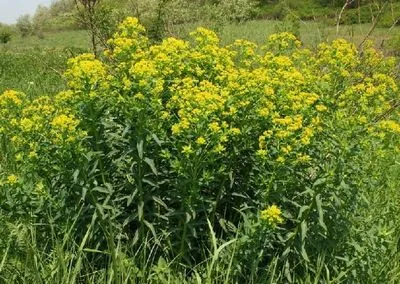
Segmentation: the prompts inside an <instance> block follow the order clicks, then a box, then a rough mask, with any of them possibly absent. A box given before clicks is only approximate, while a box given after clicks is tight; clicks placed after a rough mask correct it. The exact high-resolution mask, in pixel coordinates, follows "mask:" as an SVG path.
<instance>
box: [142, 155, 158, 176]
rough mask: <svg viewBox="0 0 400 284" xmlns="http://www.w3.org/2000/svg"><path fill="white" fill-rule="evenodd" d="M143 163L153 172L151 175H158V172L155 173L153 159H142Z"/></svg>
mask: <svg viewBox="0 0 400 284" xmlns="http://www.w3.org/2000/svg"><path fill="white" fill-rule="evenodd" d="M144 162H145V163H146V164H148V165H149V166H150V168H151V171H152V172H153V174H155V175H158V172H157V169H156V166H155V165H154V160H153V159H149V158H144Z"/></svg>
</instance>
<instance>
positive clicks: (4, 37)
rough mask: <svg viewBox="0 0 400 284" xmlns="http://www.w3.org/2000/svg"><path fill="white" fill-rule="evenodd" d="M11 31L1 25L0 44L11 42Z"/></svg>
mask: <svg viewBox="0 0 400 284" xmlns="http://www.w3.org/2000/svg"><path fill="white" fill-rule="evenodd" d="M11 35H12V32H11V29H10V28H9V27H7V26H5V25H0V42H1V43H4V44H5V43H7V42H9V41H10V40H11Z"/></svg>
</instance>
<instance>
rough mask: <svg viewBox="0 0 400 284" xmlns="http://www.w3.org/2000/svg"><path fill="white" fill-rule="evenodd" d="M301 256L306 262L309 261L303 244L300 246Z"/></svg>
mask: <svg viewBox="0 0 400 284" xmlns="http://www.w3.org/2000/svg"><path fill="white" fill-rule="evenodd" d="M300 254H301V256H302V257H303V259H304V260H305V261H307V262H310V259H309V258H308V255H307V252H306V249H305V248H304V244H303V245H302V246H301V251H300Z"/></svg>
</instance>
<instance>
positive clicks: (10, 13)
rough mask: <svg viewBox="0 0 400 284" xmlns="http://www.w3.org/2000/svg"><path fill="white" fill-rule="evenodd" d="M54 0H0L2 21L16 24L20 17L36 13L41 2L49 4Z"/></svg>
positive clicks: (0, 20) (0, 19)
mask: <svg viewBox="0 0 400 284" xmlns="http://www.w3.org/2000/svg"><path fill="white" fill-rule="evenodd" d="M51 2H52V0H0V22H2V23H6V24H14V23H15V22H16V21H17V19H18V17H19V16H21V15H24V14H31V15H33V14H34V13H35V10H36V7H37V6H38V5H39V4H42V5H49V4H50V3H51Z"/></svg>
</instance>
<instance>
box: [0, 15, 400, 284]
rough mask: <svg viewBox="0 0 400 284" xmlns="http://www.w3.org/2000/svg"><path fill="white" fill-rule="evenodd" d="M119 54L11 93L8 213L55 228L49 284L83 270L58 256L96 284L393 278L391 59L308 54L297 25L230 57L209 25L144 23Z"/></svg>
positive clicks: (1, 126) (344, 49) (6, 114)
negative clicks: (102, 276)
mask: <svg viewBox="0 0 400 284" xmlns="http://www.w3.org/2000/svg"><path fill="white" fill-rule="evenodd" d="M109 45H110V49H109V50H107V51H106V52H105V55H104V56H105V58H104V61H100V60H98V59H95V57H94V56H93V55H91V54H84V55H80V56H78V57H76V58H73V59H71V60H69V62H68V65H69V69H68V71H67V72H66V74H65V77H66V79H67V80H68V87H69V89H68V90H67V91H65V92H61V93H59V94H58V95H56V96H42V97H38V98H35V99H30V98H29V97H28V96H26V95H24V94H22V93H19V92H15V91H6V92H5V93H4V94H2V95H1V96H0V115H1V116H2V118H4V119H2V120H1V122H0V139H1V141H2V143H1V144H0V145H1V151H0V153H1V156H0V162H1V164H0V165H1V168H0V173H1V178H2V181H1V190H0V197H1V200H4V202H2V203H1V205H0V206H1V207H0V208H1V212H3V215H4V216H6V217H4V218H6V219H7V218H8V219H7V220H11V221H12V222H14V223H18V222H22V223H25V224H26V223H27V224H30V223H34V224H38V223H39V224H44V225H42V226H37V227H36V228H35V231H34V236H35V240H36V241H35V245H34V248H35V249H39V251H43V255H46V256H48V257H46V258H45V260H44V262H45V263H46V262H48V263H47V264H46V265H47V266H48V267H47V266H46V265H42V266H41V267H44V268H43V270H44V271H45V272H46V271H47V273H48V274H47V277H56V276H57V275H59V274H57V273H66V274H65V275H67V273H69V272H68V271H69V270H68V269H69V268H68V269H66V271H67V272H62V270H61V266H60V265H58V263H59V260H62V262H64V261H67V262H68V265H65V266H66V267H76V268H74V270H73V271H74V272H73V273H74V275H77V276H76V277H79V279H80V280H82V282H85V280H87V281H89V279H90V278H89V277H91V276H89V275H92V274H93V275H94V272H93V271H103V272H104V271H110V270H112V271H113V272H112V273H111V272H110V273H111V274H110V277H118V279H125V280H126V279H130V280H131V281H136V280H137V279H142V280H143V279H148V278H146V277H147V276H148V277H167V276H166V275H170V274H169V273H171V271H170V269H171V270H174V271H175V272H174V273H172V274H173V275H174V276H173V277H175V278H173V279H181V280H180V281H182V278H183V279H185V280H187V281H188V282H189V281H190V279H192V280H193V279H194V278H195V277H196V278H200V279H202V278H204V279H206V280H207V279H208V280H207V281H209V282H210V283H211V281H214V280H212V279H219V277H223V278H221V279H228V277H229V281H228V282H232V283H235V282H238V283H242V282H246V281H248V280H249V279H251V280H252V281H253V282H260V281H264V280H265V279H267V278H269V279H271V281H272V282H281V283H282V282H296V283H298V282H299V281H304V282H307V279H308V280H310V279H320V280H321V281H322V282H329V281H333V280H342V281H348V282H355V281H360V282H362V283H368V282H373V281H375V280H376V281H377V282H379V283H386V282H388V280H390V279H389V278H390V277H391V275H392V274H391V273H392V271H391V270H392V269H394V268H396V266H395V260H396V259H397V258H396V257H398V252H397V251H396V248H395V247H396V245H397V241H398V233H397V230H398V228H399V225H400V222H399V218H398V216H399V213H400V208H399V205H398V202H397V201H396V200H397V198H399V195H398V194H399V193H398V192H397V191H396V190H395V189H397V188H398V180H396V179H395V178H391V176H389V175H388V174H389V172H392V173H395V172H397V171H398V170H399V168H398V166H397V165H396V162H395V161H396V159H398V158H399V148H398V144H396V143H395V141H398V137H399V134H400V124H399V113H398V110H397V109H396V105H397V103H398V102H397V100H398V85H397V83H396V81H395V79H394V76H395V74H394V70H395V61H394V60H393V59H391V58H384V57H383V56H382V55H381V54H380V53H378V52H377V51H375V50H374V49H372V48H371V47H369V46H366V47H365V49H364V50H363V52H362V53H360V52H358V51H357V50H356V48H355V47H354V46H353V45H352V44H350V43H348V42H346V41H344V40H336V41H334V42H333V43H331V44H326V43H324V44H321V45H320V46H319V47H318V49H317V50H316V51H315V52H312V51H310V50H307V49H302V48H301V43H300V42H299V41H298V40H297V39H296V37H295V36H294V35H292V34H290V33H287V32H284V33H280V34H275V35H272V36H271V37H270V38H269V39H268V41H267V42H266V44H265V45H264V46H257V45H256V44H254V43H252V42H249V41H244V40H237V41H236V42H235V43H234V44H232V45H230V46H225V47H222V46H220V44H219V39H218V37H217V36H216V34H215V33H214V32H212V31H210V30H207V29H204V28H198V29H197V30H196V31H195V32H193V33H192V34H191V41H190V42H188V41H183V40H179V39H175V38H168V39H165V40H163V41H162V42H161V43H160V44H155V45H151V44H150V43H149V39H148V38H147V37H146V36H145V29H144V28H143V27H142V26H141V25H139V24H138V21H137V19H135V18H128V19H126V20H125V21H124V22H123V23H122V24H121V25H120V26H119V28H118V31H117V32H116V33H115V35H114V37H113V38H112V39H110V41H109ZM383 167H387V168H390V171H386V168H383ZM383 172H385V174H382V173H383ZM384 193H385V194H384ZM389 193H390V196H389V197H388V198H386V194H389ZM377 197H379V198H377ZM382 205H384V206H386V207H387V210H381V209H382V208H381V207H380V206H382ZM386 207H385V208H386ZM371 212H374V215H372V216H371ZM8 227H9V226H8ZM8 227H7V226H4V227H2V228H4V230H8V229H7V228H8ZM5 235H7V234H6V233H5ZM49 235H51V236H52V241H48V238H49V237H48V236H49ZM69 239H70V241H68V240H69ZM46 240H47V241H46ZM14 242H15V241H14V240H10V243H11V244H14ZM2 243H4V244H5V243H7V242H2ZM14 247H15V248H19V247H23V245H20V246H18V244H16V245H15V246H14ZM0 248H1V247H0ZM4 250H5V248H4V247H3V251H4ZM65 250H66V251H67V252H65ZM22 251H23V250H22ZM56 253H60V256H59V257H61V258H58V257H57V255H55V254H56ZM210 254H211V257H210ZM393 256H395V257H393ZM14 257H15V259H19V258H18V257H20V258H21V259H28V257H25V258H24V257H23V253H20V255H19V256H18V255H17V256H14ZM15 259H14V260H13V261H12V262H7V264H6V265H13V266H14V269H15V267H19V269H22V268H24V269H26V270H27V269H28V268H26V267H24V263H23V262H18V261H16V260H15ZM165 259H166V260H167V262H168V264H166V261H165ZM383 264H384V265H383ZM149 265H151V266H149ZM54 267H60V268H59V269H60V270H58V269H56V271H58V272H57V273H55V272H54ZM124 267H130V268H129V270H123V269H125V268H124ZM146 267H148V268H146ZM185 267H189V268H185ZM232 267H234V269H232ZM32 269H34V268H32ZM114 269H115V270H114ZM127 271H130V272H129V273H128V272H127ZM323 271H326V272H323ZM45 272H43V273H45ZM146 273H148V274H146ZM164 273H165V274H164ZM95 274H96V276H97V275H98V274H97V273H95ZM11 275H12V274H11ZM61 275H62V274H61ZM68 275H71V274H68ZM115 275H117V276H115ZM182 275H183V276H182ZM5 277H6V279H7V277H9V276H5ZM10 277H11V276H10ZM36 277H37V276H36ZM36 279H37V278H36ZM46 279H48V278H46ZM63 279H64V278H63ZM110 279H111V278H110ZM115 279H117V278H115ZM157 279H158V278H157ZM166 279H170V278H166ZM73 280H75V278H74V279H73ZM143 281H144V280H143ZM154 281H157V280H154ZM159 281H160V280H159ZM165 281H166V280H165ZM177 281H178V280H177ZM193 281H194V280H193Z"/></svg>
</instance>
